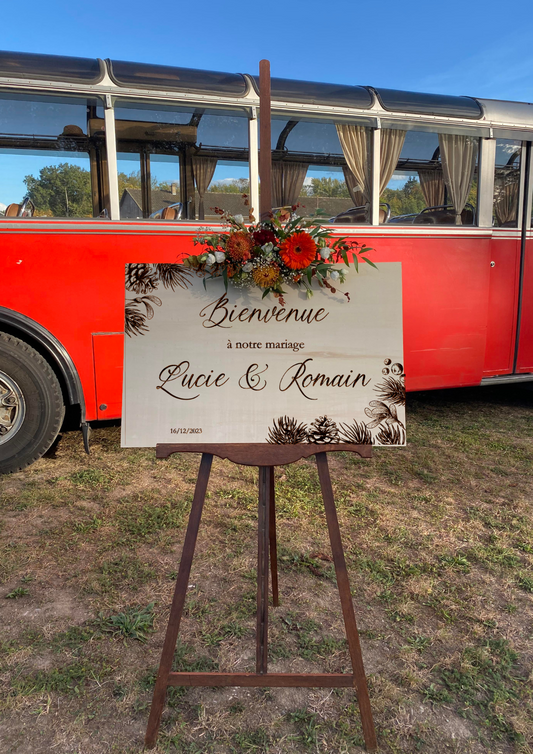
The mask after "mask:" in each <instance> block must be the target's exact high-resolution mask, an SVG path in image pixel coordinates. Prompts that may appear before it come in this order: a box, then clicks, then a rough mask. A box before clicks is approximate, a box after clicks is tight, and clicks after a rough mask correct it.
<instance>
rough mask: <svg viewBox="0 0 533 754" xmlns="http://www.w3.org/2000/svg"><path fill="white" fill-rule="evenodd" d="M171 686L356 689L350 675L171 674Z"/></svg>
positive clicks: (169, 681)
mask: <svg viewBox="0 0 533 754" xmlns="http://www.w3.org/2000/svg"><path fill="white" fill-rule="evenodd" d="M167 683H168V685H169V686H211V687H216V686H258V687H259V688H267V687H272V688H287V687H306V688H315V687H316V688H332V689H333V688H335V689H338V688H352V687H353V686H355V677H354V676H353V675H349V674H348V673H314V674H313V673H196V672H194V673H170V674H169V676H168V681H167Z"/></svg>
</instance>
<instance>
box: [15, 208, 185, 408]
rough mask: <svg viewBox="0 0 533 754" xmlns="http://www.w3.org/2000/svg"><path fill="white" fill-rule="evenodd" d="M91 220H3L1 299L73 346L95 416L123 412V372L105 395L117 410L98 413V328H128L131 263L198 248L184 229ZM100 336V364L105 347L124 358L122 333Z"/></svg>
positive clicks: (168, 259) (115, 330)
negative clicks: (80, 228)
mask: <svg viewBox="0 0 533 754" xmlns="http://www.w3.org/2000/svg"><path fill="white" fill-rule="evenodd" d="M31 222H32V221H30V222H28V223H27V228H28V230H30V229H31V225H30V223H31ZM78 225H79V224H78ZM86 225H87V231H86V232H76V233H75V232H58V231H57V230H55V231H54V227H53V221H51V222H50V230H48V229H47V230H46V231H44V232H40V231H39V232H28V230H26V227H25V228H24V229H23V230H21V231H18V232H16V233H10V232H7V230H4V229H3V228H2V232H1V233H0V248H1V249H2V253H1V258H0V277H1V279H2V280H4V281H7V282H6V284H5V285H3V286H2V294H1V297H0V303H1V304H2V306H5V307H7V308H9V309H13V310H14V311H17V312H19V313H21V314H23V315H25V316H26V317H29V318H30V319H31V320H34V321H35V322H38V323H39V324H40V325H42V326H43V327H45V328H46V329H47V330H48V331H49V332H50V333H52V335H54V336H55V337H56V338H57V340H58V341H59V342H60V343H61V344H62V345H63V346H64V347H65V349H66V350H67V351H68V353H69V354H70V356H71V358H72V360H73V362H74V365H75V367H76V369H77V371H78V374H79V377H80V380H81V384H82V387H83V392H84V397H85V405H86V419H87V421H91V420H94V419H97V418H115V417H118V416H120V411H121V391H122V380H121V377H120V376H119V377H117V373H116V372H115V376H114V379H112V380H111V383H109V382H108V383H107V386H106V388H105V396H104V397H105V400H101V401H100V403H106V404H108V406H109V410H106V411H105V412H100V415H99V413H98V405H99V404H98V403H97V397H96V381H95V356H94V355H93V334H94V333H98V335H99V336H101V335H103V334H104V333H118V332H123V331H124V266H125V264H126V263H128V262H149V261H154V262H176V261H177V259H178V258H179V257H181V256H183V255H184V254H190V253H193V250H194V246H193V244H192V237H184V236H179V235H177V234H170V233H169V234H168V235H167V234H163V233H157V234H155V233H154V234H147V233H145V234H143V235H130V234H129V233H128V232H127V230H128V226H125V227H124V230H125V231H126V232H117V233H113V234H103V233H102V232H101V230H100V229H99V232H98V233H95V232H94V228H95V224H94V221H93V222H91V223H86ZM4 227H5V226H4ZM63 227H64V224H63ZM121 230H122V229H121ZM130 230H131V229H130ZM0 329H1V326H0ZM98 343H99V345H98V348H99V352H97V354H96V358H97V359H98V366H99V367H100V366H102V358H103V356H102V353H100V352H101V351H102V349H104V350H105V354H106V355H105V358H109V359H112V361H113V363H114V364H117V365H121V364H122V359H123V353H122V338H120V337H119V338H114V343H113V344H112V345H110V344H109V345H105V344H103V342H102V341H98ZM112 371H113V370H112V369H111V373H112ZM119 373H120V370H119ZM108 376H109V375H108ZM106 379H107V378H106V377H105V376H103V375H102V376H101V377H99V383H100V384H101V385H102V384H106ZM102 380H103V383H102ZM111 384H113V388H111V387H110V385H111ZM112 406H114V407H115V408H114V409H112V408H111V407H112Z"/></svg>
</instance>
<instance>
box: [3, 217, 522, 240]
mask: <svg viewBox="0 0 533 754" xmlns="http://www.w3.org/2000/svg"><path fill="white" fill-rule="evenodd" d="M327 227H328V228H329V229H331V231H332V233H333V235H334V236H341V237H342V236H346V235H348V236H360V237H362V236H386V237H398V238H404V237H406V236H413V237H419V236H422V237H424V238H441V237H443V236H444V237H447V238H454V239H457V238H479V237H481V238H491V237H492V236H493V234H494V230H493V229H492V228H469V229H468V230H466V229H465V228H462V227H460V226H459V227H455V226H449V225H443V226H441V227H439V228H437V227H435V226H433V227H432V228H431V230H429V231H428V226H427V225H426V226H423V227H422V226H421V227H418V228H415V227H413V226H409V225H404V226H396V227H392V226H386V225H377V226H376V225H335V226H334V227H332V226H331V225H328V226H327ZM222 229H223V226H222V225H221V224H216V223H212V224H211V223H205V224H201V223H181V222H180V223H179V224H178V223H175V222H164V221H161V220H157V221H152V222H149V221H135V220H134V221H132V222H128V221H126V220H122V221H120V222H113V221H109V220H102V219H98V218H95V219H93V220H85V221H83V220H60V221H58V222H56V221H54V220H52V219H50V220H47V221H45V222H42V221H38V220H37V219H29V218H25V219H18V218H2V219H1V220H0V233H1V232H2V231H3V232H17V233H19V232H21V233H28V234H34V233H50V234H54V233H87V234H93V235H109V234H113V233H127V234H129V235H131V234H136V233H137V234H143V235H144V234H148V235H150V234H165V235H171V236H177V235H189V236H190V235H196V234H202V233H208V232H212V231H213V230H217V231H221V230H222ZM506 230H507V234H508V236H509V237H510V238H515V237H516V238H519V236H520V231H517V232H516V233H515V234H509V231H508V229H506Z"/></svg>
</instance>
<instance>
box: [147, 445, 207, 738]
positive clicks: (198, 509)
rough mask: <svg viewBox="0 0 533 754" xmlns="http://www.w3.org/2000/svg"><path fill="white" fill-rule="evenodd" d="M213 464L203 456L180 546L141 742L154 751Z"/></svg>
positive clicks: (204, 454)
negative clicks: (172, 592) (155, 675)
mask: <svg viewBox="0 0 533 754" xmlns="http://www.w3.org/2000/svg"><path fill="white" fill-rule="evenodd" d="M212 461H213V456H212V455H210V454H209V453H203V454H202V461H201V463H200V470H199V471H198V479H197V480H196V489H195V490H194V498H193V501H192V508H191V512H190V515H189V523H188V525H187V532H186V534H185V542H184V544H183V552H182V554H181V561H180V567H179V572H178V578H177V580H176V588H175V590H174V598H173V600H172V607H171V608H170V617H169V620H168V626H167V633H166V636H165V642H164V644H163V652H162V654H161V662H160V664H159V671H158V673H157V679H156V682H155V688H154V695H153V697H152V707H151V709H150V717H149V719H148V726H147V728H146V736H145V739H144V743H145V746H146V748H147V749H153V748H154V746H155V744H156V741H157V736H158V733H159V725H160V723H161V715H162V714H163V705H164V704H165V698H166V695H167V686H168V675H169V673H170V671H171V669H172V660H173V659H174V652H175V650H176V642H177V639H178V632H179V628H180V622H181V616H182V613H183V605H184V603H185V596H186V594H187V587H188V585H189V576H190V573H191V565H192V559H193V556H194V549H195V547H196V539H197V537H198V529H199V526H200V519H201V517H202V510H203V507H204V500H205V493H206V489H207V483H208V481H209V474H210V472H211V463H212Z"/></svg>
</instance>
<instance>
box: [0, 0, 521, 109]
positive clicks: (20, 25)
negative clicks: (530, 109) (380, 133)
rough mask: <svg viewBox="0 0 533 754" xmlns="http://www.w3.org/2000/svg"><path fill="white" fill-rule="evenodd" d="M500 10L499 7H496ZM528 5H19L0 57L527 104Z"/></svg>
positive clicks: (334, 1) (0, 36)
mask: <svg viewBox="0 0 533 754" xmlns="http://www.w3.org/2000/svg"><path fill="white" fill-rule="evenodd" d="M506 8H507V10H506ZM531 11H532V6H531V2H530V1H529V2H526V1H525V0H515V2H513V3H512V4H511V3H509V4H504V5H502V4H501V3H498V4H496V3H494V2H491V0H488V1H487V0H484V1H483V2H481V1H480V0H471V1H470V2H464V0H460V1H459V0H448V2H447V3H445V4H444V5H443V4H432V3H429V2H428V1H427V0H423V1H422V0H415V1H411V2H399V1H398V0H394V2H393V1H391V0H381V2H379V3H375V2H365V3H363V2H360V0H328V2H321V3H320V2H317V0H306V2H301V1H300V0H292V2H290V0H289V2H287V0H284V2H280V0H270V1H269V2H266V1H263V2H255V3H244V2H236V1H235V0H226V2H213V0H204V1H203V2H201V3H183V2H172V3H147V2H145V1H143V2H141V1H140V0H128V2H124V0H108V1H107V2H105V3H103V4H102V3H100V4H95V3H79V2H77V3H73V2H72V0H48V2H46V3H44V4H43V3H42V2H36V0H26V2H24V4H23V5H22V6H21V9H20V12H19V11H17V10H15V11H14V12H12V13H9V14H4V15H3V18H2V24H1V29H0V49H3V50H20V51H26V52H41V53H57V54H65V55H78V56H82V57H102V58H106V57H111V58H113V57H114V58H117V59H122V60H133V61H143V62H149V63H164V64H170V65H171V64H175V65H182V66H188V67H192V68H211V69H215V70H222V71H231V72H247V73H254V72H256V71H257V68H258V61H259V60H260V59H261V58H268V59H269V60H270V61H271V65H272V74H273V75H275V76H283V77H288V78H297V79H308V80H315V81H331V82H339V83H352V84H371V85H374V86H387V87H391V88H396V89H401V88H404V89H413V90H417V91H430V92H436V93H446V94H470V95H473V96H480V97H481V96H482V97H491V98H496V99H516V100H521V101H533V75H532V73H533V44H532V43H533V13H532V12H531Z"/></svg>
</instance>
